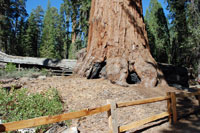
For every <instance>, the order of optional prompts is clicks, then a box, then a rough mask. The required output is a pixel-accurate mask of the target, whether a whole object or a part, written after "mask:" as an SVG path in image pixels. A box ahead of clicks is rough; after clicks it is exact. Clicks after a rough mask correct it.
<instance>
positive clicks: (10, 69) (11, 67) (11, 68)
mask: <svg viewBox="0 0 200 133" xmlns="http://www.w3.org/2000/svg"><path fill="white" fill-rule="evenodd" d="M16 70H17V68H16V66H15V65H14V64H13V63H8V64H7V65H6V68H5V71H6V72H14V71H16Z"/></svg>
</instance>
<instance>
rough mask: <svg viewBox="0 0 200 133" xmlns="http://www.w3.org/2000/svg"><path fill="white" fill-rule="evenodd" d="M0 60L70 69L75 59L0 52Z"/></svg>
mask: <svg viewBox="0 0 200 133" xmlns="http://www.w3.org/2000/svg"><path fill="white" fill-rule="evenodd" d="M0 62H4V63H15V64H26V65H38V66H45V67H53V68H60V69H70V70H72V69H73V68H74V66H75V65H76V60H68V59H62V60H58V59H49V58H36V57H21V56H12V55H7V54H5V53H3V52H0Z"/></svg>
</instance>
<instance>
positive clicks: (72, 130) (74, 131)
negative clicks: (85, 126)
mask: <svg viewBox="0 0 200 133" xmlns="http://www.w3.org/2000/svg"><path fill="white" fill-rule="evenodd" d="M62 133H78V129H77V127H71V128H68V129H67V130H65V131H63V132H62Z"/></svg>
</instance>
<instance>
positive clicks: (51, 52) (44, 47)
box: [40, 0, 60, 58]
mask: <svg viewBox="0 0 200 133" xmlns="http://www.w3.org/2000/svg"><path fill="white" fill-rule="evenodd" d="M58 20H59V15H58V11H57V9H56V8H55V7H51V4H50V0H49V1H48V7H47V11H46V13H45V16H44V27H43V33H42V43H41V46H40V56H41V57H49V58H60V57H59V54H58V51H56V46H57V45H58V42H57V26H58Z"/></svg>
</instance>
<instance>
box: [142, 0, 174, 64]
mask: <svg viewBox="0 0 200 133" xmlns="http://www.w3.org/2000/svg"><path fill="white" fill-rule="evenodd" d="M145 22H146V27H147V31H148V38H149V44H150V48H151V52H152V55H153V56H154V58H155V59H156V60H157V61H158V62H165V63H170V61H171V58H170V36H169V29H168V20H167V18H166V17H165V14H164V11H163V8H162V5H161V4H160V3H159V2H158V1H157V0H151V1H150V5H149V8H148V10H147V11H146V16H145Z"/></svg>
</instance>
